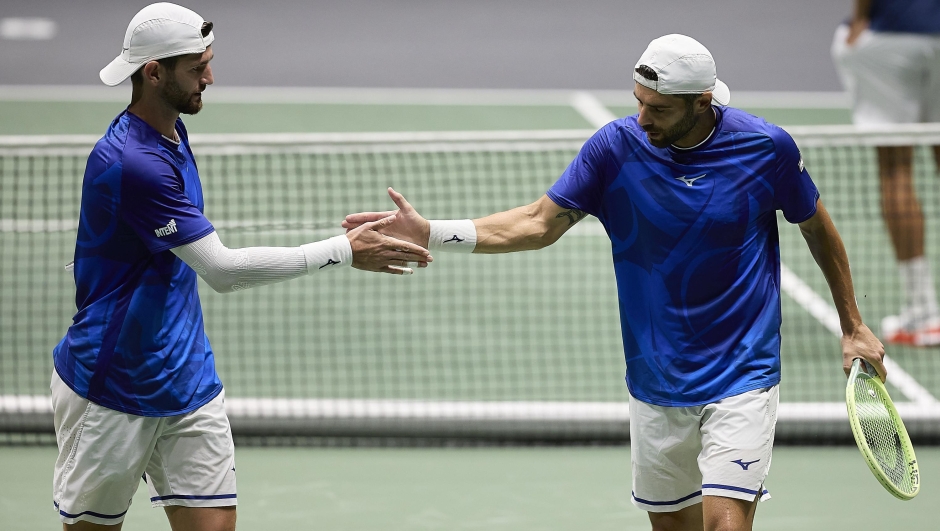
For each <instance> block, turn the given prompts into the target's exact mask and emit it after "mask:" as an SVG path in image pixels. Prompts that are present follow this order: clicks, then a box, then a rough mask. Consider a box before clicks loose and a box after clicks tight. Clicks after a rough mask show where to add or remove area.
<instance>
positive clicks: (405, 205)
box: [388, 186, 414, 214]
mask: <svg viewBox="0 0 940 531" xmlns="http://www.w3.org/2000/svg"><path fill="white" fill-rule="evenodd" d="M388 196H389V197H391V198H392V201H394V202H395V205H396V206H398V209H399V210H401V211H402V213H404V214H407V213H409V212H413V211H414V207H412V206H411V203H409V202H408V200H407V199H405V196H403V195H401V194H400V193H398V192H396V191H395V189H394V188H392V187H391V186H390V187H389V188H388Z"/></svg>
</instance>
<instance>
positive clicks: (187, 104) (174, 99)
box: [162, 76, 202, 114]
mask: <svg viewBox="0 0 940 531" xmlns="http://www.w3.org/2000/svg"><path fill="white" fill-rule="evenodd" d="M162 96H163V101H165V102H167V103H168V104H169V105H170V107H173V108H174V109H176V111H177V112H179V113H180V114H196V113H197V112H199V111H200V110H201V109H202V97H200V98H199V99H194V98H193V94H192V93H189V92H186V91H184V90H183V87H181V86H180V85H179V83H177V81H176V78H175V77H173V76H170V77H169V78H168V79H167V83H166V85H164V87H163V93H162Z"/></svg>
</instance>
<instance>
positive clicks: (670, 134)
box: [650, 108, 698, 148]
mask: <svg viewBox="0 0 940 531" xmlns="http://www.w3.org/2000/svg"><path fill="white" fill-rule="evenodd" d="M697 123H698V117H697V116H695V113H694V112H692V109H691V108H690V109H689V110H688V112H687V113H686V115H685V116H683V117H682V120H680V121H679V123H677V124H676V125H675V126H673V127H672V129H670V130H668V131H666V132H664V133H663V139H662V140H661V141H659V142H657V143H655V144H653V145H654V146H656V147H658V148H664V147H668V146H671V145H672V144H675V143H676V141H677V140H680V139H681V138H682V137H684V136H685V135H687V134H689V131H691V130H692V128H694V127H695V125H696V124H697ZM650 143H652V141H650ZM660 144H662V145H660Z"/></svg>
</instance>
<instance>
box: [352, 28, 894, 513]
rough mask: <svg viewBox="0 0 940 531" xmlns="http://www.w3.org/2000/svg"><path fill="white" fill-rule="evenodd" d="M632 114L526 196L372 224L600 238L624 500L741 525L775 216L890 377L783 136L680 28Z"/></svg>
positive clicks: (772, 362) (849, 348) (654, 52)
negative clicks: (617, 340)
mask: <svg viewBox="0 0 940 531" xmlns="http://www.w3.org/2000/svg"><path fill="white" fill-rule="evenodd" d="M633 79H634V81H635V84H634V94H635V95H636V99H637V101H638V102H639V104H638V109H639V113H638V114H636V115H633V116H628V117H626V118H621V119H618V120H615V121H613V122H611V123H609V124H607V125H606V126H604V127H603V128H601V129H600V130H599V131H598V132H597V133H595V134H594V136H593V137H591V138H590V139H589V140H588V141H587V142H586V143H585V144H584V147H583V148H582V149H581V152H580V153H579V154H578V155H577V156H576V157H575V159H574V160H573V161H572V162H571V164H570V165H569V166H568V169H567V170H565V172H564V173H563V174H562V176H561V177H560V178H559V179H558V180H557V182H555V184H554V185H553V186H552V187H551V188H550V189H549V190H548V192H547V193H546V194H545V195H544V196H542V197H541V198H540V199H539V200H537V201H535V202H534V203H532V204H530V205H527V206H522V207H519V208H515V209H512V210H508V211H505V212H500V213H498V214H493V215H490V216H486V217H483V218H479V219H474V220H469V219H465V220H436V221H428V220H426V219H424V218H423V217H421V216H420V215H419V214H418V213H417V211H415V209H414V208H412V206H411V205H410V204H408V202H407V201H406V200H405V198H404V197H403V196H401V195H400V194H398V193H397V192H395V191H394V190H391V189H389V194H390V195H391V197H392V200H393V201H394V202H395V203H396V204H397V205H398V207H399V210H398V211H397V212H371V213H370V212H366V213H361V214H355V215H351V216H347V218H346V221H345V222H344V226H345V227H346V228H347V229H350V230H353V229H355V228H357V227H359V226H360V224H361V223H368V222H373V221H375V220H378V219H382V218H384V217H386V216H388V215H392V214H394V215H396V216H398V218H399V220H398V221H397V222H396V223H395V224H394V225H390V226H388V227H385V228H383V229H382V230H383V231H384V232H386V233H387V234H389V235H393V236H395V237H398V238H402V239H407V240H409V241H412V242H414V243H417V244H419V245H426V246H428V248H429V249H431V250H432V251H435V250H437V249H440V250H452V251H456V252H467V253H469V252H473V253H508V252H514V251H525V250H533V249H540V248H543V247H545V246H547V245H551V244H552V243H554V242H555V241H557V240H558V239H559V238H560V237H561V236H562V235H563V234H564V233H565V232H566V231H567V230H568V229H570V228H571V227H572V226H573V225H574V224H575V223H577V222H578V221H580V220H581V219H582V218H583V217H584V216H586V215H588V214H590V215H593V216H596V217H597V218H598V219H599V220H600V221H601V223H602V224H603V225H604V228H605V229H606V231H607V234H608V235H609V236H610V242H611V250H612V252H613V265H614V271H615V274H616V278H617V288H618V294H619V298H620V316H621V330H622V334H623V346H624V354H625V357H626V365H627V375H626V380H627V385H628V387H629V390H630V395H631V399H630V445H631V459H632V465H633V493H632V499H633V503H634V505H636V506H637V507H639V508H641V509H643V510H645V511H647V512H648V513H649V518H650V522H651V524H652V528H653V529H654V531H702V530H703V529H705V530H708V531H717V530H721V531H732V530H734V531H743V530H749V529H751V526H752V523H753V520H754V513H755V511H756V508H757V500H758V499H764V498H766V497H768V492H767V489H766V488H765V485H764V480H765V478H766V477H767V472H768V471H769V470H770V458H771V450H772V446H773V435H774V426H775V425H776V420H777V404H778V385H779V382H780V322H781V315H780V250H779V245H778V235H777V214H776V211H777V210H780V211H782V212H783V215H784V217H785V218H786V219H787V221H789V222H790V223H794V224H798V225H799V227H800V231H801V232H802V234H803V236H804V238H805V239H806V242H807V244H808V245H809V248H810V250H811V251H812V253H813V257H814V258H815V259H816V262H817V263H818V264H819V267H820V269H822V272H823V273H824V274H825V277H826V280H827V281H828V283H829V288H830V290H831V292H832V297H833V300H834V302H835V305H836V308H837V310H838V312H839V318H840V322H841V325H842V331H843V336H842V349H843V368H844V369H847V368H848V367H849V366H850V365H851V363H852V361H853V360H854V359H855V358H863V359H865V360H867V361H868V362H869V363H871V364H872V365H873V366H874V367H876V368H877V370H878V372H879V374H881V376H882V377H884V375H885V370H884V365H883V364H882V362H881V360H882V357H883V355H884V350H883V347H882V345H881V343H880V342H879V341H878V339H877V338H875V336H874V335H873V334H872V333H871V331H870V330H869V329H868V327H866V326H865V324H864V323H863V322H862V318H861V316H860V315H859V311H858V308H857V307H856V305H855V299H854V293H853V288H852V277H851V274H850V272H849V263H848V258H847V257H846V253H845V249H844V247H843V245H842V240H841V238H840V237H839V233H838V232H837V231H836V229H835V227H834V226H833V224H832V221H831V220H830V218H829V215H828V214H827V213H826V209H825V208H824V207H823V204H822V202H821V201H820V200H819V193H818V191H817V189H816V186H815V185H814V184H813V181H812V179H810V176H809V173H808V172H807V171H806V169H805V168H804V167H803V160H802V158H801V157H800V153H799V150H798V149H797V147H796V144H795V143H794V142H793V139H792V138H790V136H789V135H788V134H787V133H786V132H785V131H783V130H782V129H780V128H779V127H776V126H774V125H773V124H769V123H767V122H765V121H764V120H762V119H760V118H757V117H755V116H751V115H749V114H747V113H746V112H744V111H741V110H738V109H734V108H731V107H727V104H728V103H729V101H730V98H731V92H730V90H729V89H728V86H727V85H725V84H724V83H722V82H721V81H719V80H718V78H717V77H716V69H715V62H714V59H713V58H712V55H711V53H709V51H708V50H707V49H706V48H705V47H704V46H702V44H700V43H699V42H698V41H696V40H694V39H692V38H691V37H687V36H685V35H666V36H664V37H660V38H658V39H655V40H654V41H652V42H651V43H650V45H649V47H648V48H647V49H646V51H645V52H644V53H643V55H642V56H641V57H640V60H639V61H638V62H637V63H636V65H635V66H634V72H633Z"/></svg>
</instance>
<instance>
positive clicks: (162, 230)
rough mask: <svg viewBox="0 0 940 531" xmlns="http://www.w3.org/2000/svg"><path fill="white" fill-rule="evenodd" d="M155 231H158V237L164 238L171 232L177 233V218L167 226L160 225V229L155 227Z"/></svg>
mask: <svg viewBox="0 0 940 531" xmlns="http://www.w3.org/2000/svg"><path fill="white" fill-rule="evenodd" d="M153 232H154V233H156V235H157V238H162V237H164V236H169V235H170V234H173V233H175V232H176V220H175V219H171V220H170V222H169V223H167V224H166V227H160V228H159V229H154V230H153Z"/></svg>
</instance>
